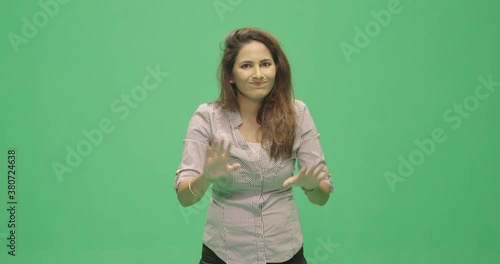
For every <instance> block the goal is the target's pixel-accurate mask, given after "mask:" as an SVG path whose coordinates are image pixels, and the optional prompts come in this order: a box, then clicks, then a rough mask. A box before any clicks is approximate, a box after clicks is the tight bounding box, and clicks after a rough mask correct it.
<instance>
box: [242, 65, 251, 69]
mask: <svg viewBox="0 0 500 264" xmlns="http://www.w3.org/2000/svg"><path fill="white" fill-rule="evenodd" d="M249 67H250V64H243V65H241V68H249Z"/></svg>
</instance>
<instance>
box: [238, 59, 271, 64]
mask: <svg viewBox="0 0 500 264" xmlns="http://www.w3.org/2000/svg"><path fill="white" fill-rule="evenodd" d="M260 62H272V60H271V59H263V60H261V61H260ZM242 63H253V61H249V60H246V61H242V62H240V63H239V64H242Z"/></svg>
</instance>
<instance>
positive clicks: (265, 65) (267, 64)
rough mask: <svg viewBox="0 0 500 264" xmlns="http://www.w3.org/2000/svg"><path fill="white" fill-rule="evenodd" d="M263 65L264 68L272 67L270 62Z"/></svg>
mask: <svg viewBox="0 0 500 264" xmlns="http://www.w3.org/2000/svg"><path fill="white" fill-rule="evenodd" d="M262 65H263V66H264V67H269V66H271V63H269V62H264V63H262Z"/></svg>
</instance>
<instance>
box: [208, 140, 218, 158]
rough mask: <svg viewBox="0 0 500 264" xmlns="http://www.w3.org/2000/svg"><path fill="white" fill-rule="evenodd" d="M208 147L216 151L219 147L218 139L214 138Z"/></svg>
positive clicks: (213, 151)
mask: <svg viewBox="0 0 500 264" xmlns="http://www.w3.org/2000/svg"><path fill="white" fill-rule="evenodd" d="M210 147H211V149H212V153H213V154H215V153H216V152H217V149H218V148H219V140H218V139H215V140H214V141H213V142H212V145H211V146H210Z"/></svg>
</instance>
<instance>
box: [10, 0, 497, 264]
mask: <svg viewBox="0 0 500 264" xmlns="http://www.w3.org/2000/svg"><path fill="white" fill-rule="evenodd" d="M45 1H47V0H43V1H42V2H45ZM56 3H57V2H56ZM388 5H391V1H387V0H372V1H347V0H341V1H305V0H297V1H284V0H274V1H263V0H258V1H250V0H246V1H244V0H243V1H237V0H233V1H229V0H220V1H211V0H210V1H201V0H192V1H76V0H73V1H69V2H68V3H66V4H62V3H58V4H57V7H58V10H57V12H52V15H53V16H47V15H46V18H47V19H46V20H45V21H44V20H43V18H44V17H43V15H41V14H38V16H36V19H39V20H38V22H37V23H38V24H39V25H41V26H40V27H38V26H36V29H37V33H36V34H34V33H33V32H31V33H32V34H31V35H29V34H28V36H29V37H26V38H25V40H26V41H25V42H23V43H17V44H16V45H13V44H12V43H11V39H10V38H9V36H11V37H12V34H10V32H12V33H13V34H16V35H18V36H20V37H23V35H22V34H23V26H24V25H25V23H26V22H25V21H26V20H23V17H25V18H26V19H27V20H28V21H33V19H34V18H33V17H34V15H36V14H37V12H38V13H40V12H44V11H43V10H44V9H43V8H42V7H41V5H40V4H39V3H38V2H37V1H13V0H4V1H2V2H1V6H0V10H1V11H0V17H1V18H0V21H1V24H0V32H1V34H3V36H4V37H3V38H2V41H0V49H1V60H0V64H1V66H0V67H1V75H0V76H1V77H0V78H1V79H0V84H1V95H0V98H1V109H0V110H1V111H0V114H1V119H0V121H1V127H2V129H1V133H2V134H1V138H0V140H1V141H0V152H1V155H0V156H1V159H0V164H3V165H1V166H0V167H1V168H3V169H1V170H0V171H1V175H2V177H1V179H0V209H1V210H0V212H1V213H0V249H1V250H0V262H1V263H50V264H56V263H181V264H184V263H198V261H199V258H200V256H201V243H202V242H201V238H202V233H203V225H204V221H205V217H206V211H207V207H208V203H207V202H208V199H209V196H210V193H207V194H206V197H205V199H204V200H203V201H202V202H200V203H199V204H197V205H194V206H192V207H188V208H182V207H181V206H180V205H179V203H178V201H177V198H176V195H175V192H174V189H173V180H174V176H175V171H176V169H177V166H178V164H179V162H180V159H181V154H182V147H183V145H182V140H183V138H184V136H185V134H186V129H187V125H188V122H189V119H190V118H191V116H192V114H193V113H194V111H195V110H196V108H197V106H198V105H199V104H202V103H205V102H210V101H213V100H215V99H216V98H217V96H218V87H217V81H216V77H215V76H216V75H215V73H216V68H217V66H218V63H219V59H220V54H221V50H220V47H219V46H220V42H221V40H222V39H223V38H224V36H225V35H226V34H227V33H229V32H230V31H231V30H233V29H235V28H238V27H243V26H256V27H260V28H262V29H264V30H266V31H268V32H270V33H272V34H274V35H275V36H276V37H277V38H278V39H279V40H280V42H281V43H282V45H283V49H284V50H285V52H286V54H287V56H288V58H289V60H290V63H291V67H292V70H293V84H294V89H295V95H296V98H297V99H300V100H302V101H304V102H305V103H306V104H307V105H308V106H309V109H310V111H311V114H312V115H313V118H314V120H315V122H316V125H317V128H318V130H319V132H320V134H321V143H322V146H323V150H324V153H325V157H326V160H327V163H328V166H329V168H330V170H331V171H332V177H333V180H334V181H335V185H336V189H335V192H334V193H333V194H332V196H331V197H330V200H329V202H328V203H327V204H326V205H325V206H323V207H319V206H316V205H313V204H311V203H309V202H308V201H307V199H306V197H305V195H304V194H303V193H302V192H301V191H300V190H298V189H297V188H295V189H294V192H295V198H296V202H297V204H298V207H299V212H300V217H301V222H302V225H303V231H304V239H305V241H304V250H305V256H306V258H307V259H308V261H309V263H313V264H314V263H408V264H410V263H415V264H416V263H498V262H500V251H499V250H498V247H499V242H498V239H499V235H500V226H499V223H500V214H499V209H500V203H499V202H500V199H499V191H498V186H499V185H500V180H499V178H498V177H499V176H500V173H499V172H500V169H499V167H498V164H499V162H500V155H499V148H500V139H499V137H498V136H499V135H500V126H499V123H500V122H499V121H500V104H499V103H500V89H499V87H500V86H499V84H496V86H492V87H493V88H492V90H491V91H492V92H489V90H487V89H485V88H484V87H483V88H482V90H481V93H482V94H483V95H484V96H486V95H485V94H487V93H488V94H489V97H488V98H486V99H480V100H479V99H477V96H475V91H476V88H477V87H478V85H481V81H480V78H481V76H482V77H483V78H485V79H488V76H491V77H490V78H491V79H492V80H493V81H494V82H497V83H498V82H500V62H499V59H500V54H499V48H498V47H500V38H499V36H498V28H499V26H500V16H499V15H498V10H499V8H500V5H499V4H498V3H497V2H495V1H479V2H470V3H465V2H461V1H459V2H457V1H422V0H421V1H417V0H414V1H410V0H404V1H403V0H402V1H401V2H400V4H399V8H400V9H399V10H400V12H399V13H397V14H392V15H391V19H390V21H389V22H388V23H387V24H386V25H385V26H380V24H379V27H380V30H379V32H375V33H374V32H373V31H371V33H370V34H371V37H369V43H368V44H366V43H365V44H366V45H364V46H363V47H361V48H359V50H358V52H357V53H353V54H351V55H350V56H346V55H345V54H344V52H343V51H342V49H341V43H347V44H348V45H353V46H354V45H355V43H354V42H355V38H356V34H357V31H356V30H355V28H356V27H358V28H359V29H361V31H363V32H364V31H365V26H366V25H367V24H369V25H370V26H372V27H373V28H371V30H376V25H374V23H376V21H377V20H376V19H375V18H374V16H373V15H372V11H374V12H379V11H380V10H386V9H387V8H388V7H387V6H388ZM216 6H217V8H219V9H217V8H216ZM224 8H225V9H224ZM45 12H48V11H45ZM370 23H371V24H370ZM25 33H26V32H25ZM28 33H29V32H28ZM9 34H10V35H9ZM33 34H34V35H33ZM16 49H17V50H16ZM16 51H17V52H16ZM157 65H158V67H159V69H161V71H162V72H168V73H169V75H168V76H167V77H163V79H162V80H161V82H159V84H158V87H157V88H156V89H154V90H150V91H147V93H146V95H143V96H145V98H141V99H143V100H142V101H138V102H136V103H137V105H135V106H134V107H135V108H133V107H132V106H130V107H128V106H127V105H126V104H125V103H123V102H121V101H120V100H121V98H122V95H124V94H125V95H126V94H128V95H130V94H131V93H132V92H133V91H135V92H137V91H136V90H134V89H135V87H136V86H138V85H141V84H142V81H143V78H144V77H145V76H147V75H148V74H149V73H148V71H147V67H151V68H153V69H154V68H156V67H157ZM165 75H166V74H165ZM478 89H479V88H478ZM494 89H496V91H495V90H494ZM114 103H115V104H116V105H115V106H116V107H118V106H121V107H124V108H127V111H128V114H127V115H125V114H124V113H125V112H124V111H125V109H124V108H122V111H123V112H117V111H113V110H112V105H113V104H114ZM464 103H465V104H468V106H467V107H468V109H469V110H467V109H465V108H464V109H465V110H464V112H465V113H463V114H462V115H460V114H459V113H458V112H455V110H454V108H453V106H454V104H464ZM457 111H458V110H457ZM446 114H448V119H446V117H445V115H446ZM102 120H108V122H110V124H108V125H109V126H112V127H113V128H114V129H113V130H112V131H111V132H109V131H108V132H109V133H104V134H103V137H102V140H101V141H100V142H98V143H97V144H93V145H92V149H90V150H89V149H87V153H86V154H88V155H87V156H84V157H82V160H81V161H80V163H79V164H78V165H75V166H74V167H71V166H68V168H70V169H71V172H64V173H62V175H60V176H59V177H58V176H57V173H56V172H55V170H54V168H53V166H54V164H56V163H59V164H63V165H67V164H66V161H65V159H66V156H67V155H68V151H69V150H68V149H76V148H77V145H78V144H85V143H82V142H84V141H86V140H87V138H86V136H85V135H84V133H83V132H82V131H83V130H86V131H92V130H95V129H98V128H99V127H100V122H101V121H102ZM451 120H453V121H451ZM459 120H460V121H459ZM104 122H106V121H104ZM459 122H460V123H459ZM436 129H438V130H439V129H441V132H442V135H441V139H443V138H445V140H442V141H444V142H441V143H435V148H434V149H433V150H432V151H429V152H428V153H429V155H427V154H426V155H425V156H420V158H422V157H423V158H424V159H423V160H422V159H420V160H419V162H420V163H421V164H420V165H418V166H417V165H415V166H414V171H413V172H411V173H408V174H407V175H406V176H396V178H394V179H400V181H399V182H397V183H395V184H393V185H392V186H393V188H391V184H389V183H388V181H387V179H386V176H385V175H386V174H387V172H388V171H389V172H392V173H394V174H398V166H399V165H400V163H401V161H400V159H399V157H400V156H401V157H402V158H403V159H405V160H408V159H409V158H410V156H411V155H412V154H411V153H413V152H414V155H413V156H412V157H413V158H414V159H415V160H417V158H418V157H419V156H415V155H417V154H418V151H419V147H418V146H417V145H416V143H415V141H416V140H420V141H423V140H426V139H430V138H432V134H433V131H434V130H436ZM82 146H83V145H82ZM9 149H15V150H16V152H17V155H16V176H17V189H16V200H17V202H18V204H17V211H16V223H17V226H16V241H17V244H16V256H15V257H12V256H10V255H8V254H7V252H8V247H7V243H8V242H9V241H8V240H7V238H8V235H7V233H8V232H10V231H9V229H8V228H7V222H8V219H9V215H8V211H7V210H6V209H7V208H8V205H7V188H8V187H7V170H8V169H7V165H8V163H7V151H8V150H9ZM394 174H393V175H394Z"/></svg>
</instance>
